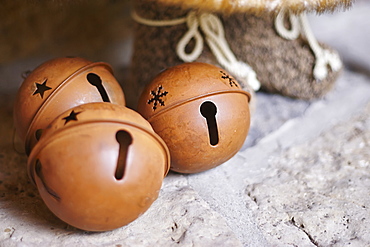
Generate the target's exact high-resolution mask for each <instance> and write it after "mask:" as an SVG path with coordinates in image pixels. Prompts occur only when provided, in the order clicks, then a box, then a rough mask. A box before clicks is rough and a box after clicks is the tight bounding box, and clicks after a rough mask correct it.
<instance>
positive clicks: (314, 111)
mask: <svg viewBox="0 0 370 247" xmlns="http://www.w3.org/2000/svg"><path fill="white" fill-rule="evenodd" d="M357 2H358V3H357V4H355V6H354V8H353V9H352V10H351V11H347V12H345V13H335V14H333V15H324V16H318V17H316V16H310V20H311V21H312V24H313V29H314V32H315V33H317V35H318V38H319V39H321V40H324V41H325V42H327V43H329V44H330V45H331V46H333V47H336V48H337V49H338V50H339V52H340V53H341V55H342V56H343V58H344V62H345V65H346V67H347V68H346V69H345V70H344V72H343V74H342V75H341V77H340V78H339V79H338V81H337V84H336V86H335V88H334V89H333V90H332V91H331V92H330V93H329V94H328V95H326V96H325V97H324V98H322V99H319V100H314V101H301V100H293V99H289V98H285V97H282V96H279V95H270V94H265V93H261V92H259V93H257V99H258V101H257V111H256V113H255V114H254V116H253V122H252V126H251V129H250V134H249V136H248V138H247V140H246V142H245V144H244V146H243V148H242V150H240V152H239V153H238V154H237V155H235V156H234V157H233V158H232V159H230V160H229V161H227V162H225V164H222V165H221V166H219V167H217V168H215V169H212V170H210V171H207V172H203V173H199V174H193V175H181V174H176V173H172V172H171V173H170V174H169V175H168V176H167V177H166V178H165V179H164V182H163V186H162V190H161V193H160V196H159V198H158V200H157V201H156V202H155V203H154V204H153V205H152V207H151V208H150V209H149V210H148V211H147V212H146V213H145V214H143V215H142V216H141V217H139V218H138V219H137V220H136V221H134V222H132V223H131V224H129V225H127V226H125V227H122V228H119V229H116V230H114V231H109V232H102V233H89V232H85V231H81V230H78V229H75V228H73V227H71V226H68V225H67V224H65V223H64V222H62V221H60V220H59V219H58V218H56V217H55V216H54V215H53V214H52V213H51V212H50V211H49V210H48V209H47V207H46V206H45V205H44V203H43V201H42V200H41V198H40V196H39V195H38V191H37V189H36V188H35V187H34V186H33V185H32V184H31V183H30V181H29V179H28V177H27V174H26V170H25V165H26V161H27V157H26V156H25V154H24V153H22V144H21V143H20V142H19V140H18V139H17V138H16V137H15V135H14V127H13V122H12V102H13V100H14V93H15V90H16V88H17V86H18V85H19V84H20V82H21V81H22V78H21V74H22V72H24V71H25V70H27V68H29V67H34V65H35V64H39V63H40V62H42V60H44V58H34V59H30V60H22V61H18V62H14V63H12V64H8V65H6V66H5V65H4V66H2V67H0V73H1V74H2V75H3V78H5V79H4V80H2V81H1V82H0V105H1V107H0V136H1V138H0V247H13V246H17V247H33V246H55V247H59V246H113V247H126V246H202V247H203V246H205V247H207V246H212V247H213V246H347V245H351V246H369V245H370V237H369V236H370V227H369V225H370V224H369V223H370V211H369V205H370V201H369V200H370V197H369V195H370V77H369V75H370V66H369V65H370V58H367V56H366V55H367V54H370V48H368V47H367V44H368V43H369V41H370V35H369V32H368V30H369V29H368V23H369V17H367V12H368V10H369V8H370V4H369V2H368V1H365V0H359V1H357ZM354 26H356V28H353V27H354ZM357 27H358V28H357ZM328 30H329V31H328ZM338 37H340V38H338ZM356 37H357V38H356ZM129 40H130V39H128V41H127V42H128V43H126V44H125V46H124V47H126V48H125V49H128V48H127V45H128V44H129V42H130V41H129ZM122 47H123V46H122ZM122 47H121V48H117V49H118V50H120V49H122ZM123 60H124V62H122V63H123V64H126V63H127V57H126V58H125V59H123ZM122 63H118V62H117V63H116V64H114V63H113V67H114V68H115V70H118V75H119V76H120V77H122V78H124V76H125V75H124V74H125V70H124V69H122V68H123V67H122Z"/></svg>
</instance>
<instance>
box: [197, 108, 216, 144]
mask: <svg viewBox="0 0 370 247" xmlns="http://www.w3.org/2000/svg"><path fill="white" fill-rule="evenodd" d="M200 113H201V114H202V116H203V117H204V118H205V119H206V121H207V126H208V135H209V143H210V144H211V145H212V146H215V145H217V144H218V128H217V121H216V113H217V107H216V105H215V104H214V103H212V102H210V101H206V102H204V103H202V105H201V106H200Z"/></svg>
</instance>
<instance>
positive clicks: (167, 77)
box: [138, 62, 251, 173]
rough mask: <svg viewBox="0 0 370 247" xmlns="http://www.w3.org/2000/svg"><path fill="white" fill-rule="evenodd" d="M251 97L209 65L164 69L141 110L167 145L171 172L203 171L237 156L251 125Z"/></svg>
mask: <svg viewBox="0 0 370 247" xmlns="http://www.w3.org/2000/svg"><path fill="white" fill-rule="evenodd" d="M250 97H251V96H250V94H249V93H248V92H246V91H244V90H242V89H241V87H240V85H239V84H238V82H237V81H236V80H235V79H234V78H233V77H231V76H230V75H229V74H228V73H227V72H226V71H224V70H223V69H221V68H218V67H217V66H214V65H210V64H206V63H198V62H194V63H184V64H181V65H177V66H174V67H171V68H169V69H166V70H164V71H163V72H161V73H160V74H159V75H157V76H156V77H155V78H154V79H153V80H152V82H151V83H149V84H148V85H147V87H146V88H145V89H144V91H143V92H142V94H141V97H140V99H139V105H138V112H139V113H141V114H142V115H143V116H144V118H146V119H147V120H148V121H149V122H150V123H151V125H152V127H153V129H154V130H155V132H156V133H157V134H158V135H159V136H161V137H162V139H163V140H164V141H165V142H166V144H167V146H168V148H169V150H170V153H171V170H173V171H176V172H180V173H196V172H202V171H205V170H208V169H211V168H213V167H216V166H218V165H220V164H222V163H223V162H225V161H227V160H228V159H230V158H231V157H232V156H234V155H235V154H236V153H237V152H238V151H239V149H240V148H241V147H242V145H243V143H244V141H245V139H246V137H247V134H248V131H249V126H250V111H249V101H250Z"/></svg>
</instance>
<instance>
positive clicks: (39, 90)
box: [32, 79, 51, 99]
mask: <svg viewBox="0 0 370 247" xmlns="http://www.w3.org/2000/svg"><path fill="white" fill-rule="evenodd" d="M47 81H48V79H45V81H44V82H43V83H42V84H40V83H37V82H36V83H35V84H36V91H35V92H34V93H33V94H32V95H35V94H40V97H41V99H43V98H44V93H45V92H46V91H48V90H50V89H51V87H48V86H46V82H47Z"/></svg>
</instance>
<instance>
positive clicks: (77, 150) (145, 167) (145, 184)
mask: <svg viewBox="0 0 370 247" xmlns="http://www.w3.org/2000/svg"><path fill="white" fill-rule="evenodd" d="M169 166H170V157H169V151H168V148H167V146H166V144H165V143H164V141H163V140H162V139H161V138H160V137H159V136H158V135H157V134H155V133H154V131H153V129H152V128H151V126H150V124H149V123H148V122H147V121H146V120H145V119H144V118H143V117H142V116H141V115H140V114H138V113H137V112H135V111H133V110H130V109H129V108H126V107H124V106H120V105H115V104H110V103H105V102H102V103H88V104H84V105H81V106H77V107H75V108H72V109H69V110H67V111H66V112H64V113H62V114H61V115H60V116H58V117H57V118H56V119H55V120H54V121H53V122H52V123H51V124H50V125H49V127H48V128H47V129H45V130H44V133H43V134H42V136H41V138H40V140H39V141H38V142H37V144H36V145H35V147H34V149H33V150H32V152H31V154H30V156H29V159H28V164H27V169H28V174H29V176H30V178H31V180H32V181H33V182H34V183H35V184H36V185H37V188H38V190H39V193H40V195H41V197H42V199H43V201H44V202H45V204H46V205H47V206H48V208H49V209H50V210H51V211H52V212H53V213H54V214H55V215H56V216H57V217H59V218H60V219H61V220H63V221H65V222H66V223H68V224H70V225H72V226H74V227H77V228H80V229H83V230H88V231H107V230H112V229H115V228H118V227H121V226H124V225H127V224H129V223H130V222H132V221H133V220H135V219H136V218H138V217H139V216H140V215H141V214H143V213H144V212H145V211H146V210H147V209H148V208H149V207H150V205H151V204H152V203H153V202H154V201H155V200H156V198H157V197H158V193H159V190H160V188H161V185H162V180H163V178H164V176H166V174H167V172H168V170H169Z"/></svg>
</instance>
